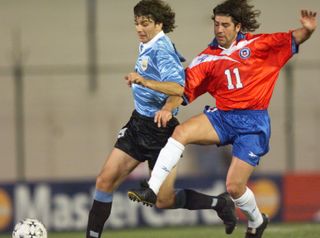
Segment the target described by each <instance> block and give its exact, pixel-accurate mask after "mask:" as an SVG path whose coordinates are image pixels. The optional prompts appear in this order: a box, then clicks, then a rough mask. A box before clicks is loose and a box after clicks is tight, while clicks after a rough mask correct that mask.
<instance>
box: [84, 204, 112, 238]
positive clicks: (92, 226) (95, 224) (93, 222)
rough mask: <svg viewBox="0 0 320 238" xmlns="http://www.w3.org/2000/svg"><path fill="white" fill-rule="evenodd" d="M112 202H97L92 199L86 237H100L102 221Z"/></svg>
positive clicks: (104, 219)
mask: <svg viewBox="0 0 320 238" xmlns="http://www.w3.org/2000/svg"><path fill="white" fill-rule="evenodd" d="M111 206H112V202H108V203H105V202H99V201H96V200H93V204H92V207H91V210H90V212H89V218H88V225H87V235H86V238H100V237H101V233H102V230H103V227H104V223H105V222H106V220H107V219H108V217H109V216H110V213H111Z"/></svg>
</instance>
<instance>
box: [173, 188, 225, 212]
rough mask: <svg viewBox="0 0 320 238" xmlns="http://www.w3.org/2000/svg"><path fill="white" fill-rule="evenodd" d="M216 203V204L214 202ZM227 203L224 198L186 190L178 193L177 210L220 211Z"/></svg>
mask: <svg viewBox="0 0 320 238" xmlns="http://www.w3.org/2000/svg"><path fill="white" fill-rule="evenodd" d="M214 200H215V201H216V203H214V202H213V201H214ZM225 203H226V201H225V200H224V199H223V198H219V197H216V196H209V195H206V194H203V193H198V192H196V191H194V190H190V189H184V190H179V191H178V192H177V193H176V204H175V208H185V209H188V210H201V209H214V210H220V209H221V208H222V207H223V206H224V205H225Z"/></svg>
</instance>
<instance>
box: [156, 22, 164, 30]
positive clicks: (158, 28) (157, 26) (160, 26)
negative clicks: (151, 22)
mask: <svg viewBox="0 0 320 238" xmlns="http://www.w3.org/2000/svg"><path fill="white" fill-rule="evenodd" d="M162 27H163V23H162V22H160V23H156V28H157V30H158V31H162Z"/></svg>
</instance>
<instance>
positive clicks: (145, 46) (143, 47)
mask: <svg viewBox="0 0 320 238" xmlns="http://www.w3.org/2000/svg"><path fill="white" fill-rule="evenodd" d="M164 35H165V34H164V32H163V31H160V32H159V33H158V34H156V35H155V36H154V37H153V38H152V39H151V40H150V41H148V42H147V43H140V46H139V52H140V53H141V52H143V51H145V50H146V49H148V48H150V47H152V46H153V44H154V43H155V42H156V41H157V40H158V39H159V38H161V37H163V36H164Z"/></svg>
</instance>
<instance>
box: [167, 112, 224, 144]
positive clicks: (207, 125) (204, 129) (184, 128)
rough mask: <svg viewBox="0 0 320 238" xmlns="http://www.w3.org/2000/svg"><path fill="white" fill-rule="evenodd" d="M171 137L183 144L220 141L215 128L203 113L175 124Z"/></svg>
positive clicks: (215, 142) (216, 142) (217, 142)
mask: <svg viewBox="0 0 320 238" xmlns="http://www.w3.org/2000/svg"><path fill="white" fill-rule="evenodd" d="M172 137H173V138H174V139H176V140H178V141H179V142H181V143H182V144H185V145H186V144H191V143H192V144H202V145H208V144H219V143H220V140H219V136H218V134H217V132H216V130H215V129H214V127H213V126H212V124H211V122H210V121H209V119H208V117H207V116H206V115H205V114H204V113H201V114H199V115H196V116H193V117H191V118H190V119H188V120H187V121H185V122H183V123H182V124H180V125H179V126H177V127H176V129H175V130H174V132H173V134H172Z"/></svg>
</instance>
